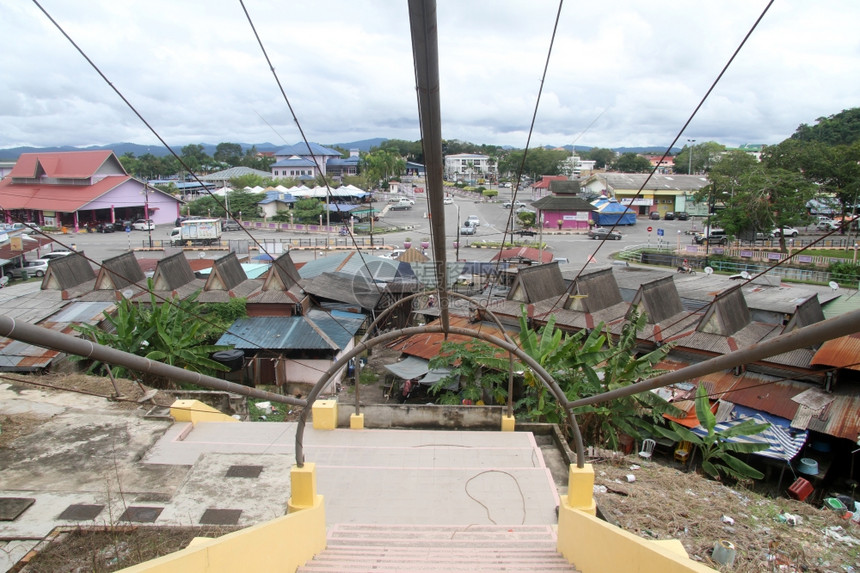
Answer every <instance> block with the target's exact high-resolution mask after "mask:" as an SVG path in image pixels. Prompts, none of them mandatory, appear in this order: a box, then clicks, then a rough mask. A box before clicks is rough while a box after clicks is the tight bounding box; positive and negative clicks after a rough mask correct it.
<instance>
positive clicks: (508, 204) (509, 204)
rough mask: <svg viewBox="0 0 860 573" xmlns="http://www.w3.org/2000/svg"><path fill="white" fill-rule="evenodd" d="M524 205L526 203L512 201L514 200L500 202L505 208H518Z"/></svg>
mask: <svg viewBox="0 0 860 573" xmlns="http://www.w3.org/2000/svg"><path fill="white" fill-rule="evenodd" d="M525 206H526V204H525V203H523V202H522V201H514V202H511V201H505V202H504V203H503V204H502V207H504V208H505V209H510V208H511V207H516V208H517V209H519V208H520V207H525Z"/></svg>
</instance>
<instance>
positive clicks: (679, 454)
mask: <svg viewBox="0 0 860 573" xmlns="http://www.w3.org/2000/svg"><path fill="white" fill-rule="evenodd" d="M692 449H693V448H692V444H691V443H690V442H681V443H680V444H678V447H677V448H676V449H675V460H676V461H679V462H681V463H682V464H685V463H687V460H688V459H690V451H691V450H692Z"/></svg>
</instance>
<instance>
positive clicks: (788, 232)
mask: <svg viewBox="0 0 860 573" xmlns="http://www.w3.org/2000/svg"><path fill="white" fill-rule="evenodd" d="M770 234H771V236H772V237H779V236H780V234H783V235H785V236H786V237H796V236H798V235H799V234H800V231H798V230H797V229H795V228H794V227H783V228H782V229H774V230H773V231H771V232H770Z"/></svg>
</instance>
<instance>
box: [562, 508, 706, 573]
mask: <svg viewBox="0 0 860 573" xmlns="http://www.w3.org/2000/svg"><path fill="white" fill-rule="evenodd" d="M558 549H559V551H560V552H561V554H562V555H564V557H565V558H566V559H567V560H568V561H569V562H570V563H572V564H573V565H574V566H575V567H576V569H577V570H578V571H580V572H581V573H606V572H607V571H613V572H616V573H628V572H629V573H715V570H714V569H711V568H710V567H706V566H705V565H703V564H701V563H697V562H695V561H692V560H691V559H690V558H689V557H687V556H686V555H683V554H681V553H679V552H676V551H673V550H672V548H671V546H669V547H667V545H666V544H661V543H656V542H654V541H648V540H646V539H642V538H641V537H639V536H637V535H634V534H632V533H629V532H627V531H624V530H622V529H619V528H618V527H615V526H614V525H611V524H609V523H606V522H605V521H603V520H601V519H598V518H597V517H594V516H592V515H589V514H587V513H585V512H583V511H580V510H578V509H574V508H572V507H570V506H569V505H567V504H564V503H562V504H561V506H560V507H559V515H558Z"/></svg>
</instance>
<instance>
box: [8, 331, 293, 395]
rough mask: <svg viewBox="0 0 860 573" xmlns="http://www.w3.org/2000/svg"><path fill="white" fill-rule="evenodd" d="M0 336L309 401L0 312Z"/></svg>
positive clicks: (217, 385) (193, 380) (220, 386)
mask: <svg viewBox="0 0 860 573" xmlns="http://www.w3.org/2000/svg"><path fill="white" fill-rule="evenodd" d="M0 336H6V337H8V338H11V339H13V340H20V341H21V342H26V343H28V344H33V345H35V346H40V347H42V348H50V349H52V350H59V351H60V352H66V353H68V354H75V355H77V356H83V357H84V358H92V359H94V360H98V361H100V362H105V363H108V364H118V365H120V366H125V367H126V368H129V369H131V370H135V371H137V372H146V373H148V374H155V375H156V376H164V377H165V378H170V379H171V380H177V381H179V382H187V383H189V384H197V385H199V386H205V387H207V388H214V389H215V390H224V391H225V392H233V393H234V394H241V395H243V396H250V397H252V398H258V399H262V400H269V401H272V402H282V403H285V404H294V405H297V406H305V405H307V403H308V402H307V401H306V400H302V399H300V398H293V397H292V396H284V395H282V394H273V393H272V392H265V391H263V390H257V389H256V388H250V387H248V386H242V385H241V384H233V383H232V382H227V381H226V380H221V379H220V378H215V377H213V376H207V375H205V374H200V373H198V372H192V371H190V370H186V369H184V368H179V367H176V366H170V365H169V364H163V363H161V362H157V361H155V360H150V359H149V358H144V357H142V356H137V355H135V354H130V353H128V352H123V351H122V350H116V349H113V348H110V347H108V346H101V345H98V344H95V343H93V342H90V341H89V340H84V339H82V338H78V337H76V336H70V335H68V334H63V333H61V332H57V331H55V330H50V329H47V328H42V327H41V326H34V325H32V324H29V323H27V322H23V321H16V320H15V319H14V318H11V317H9V316H2V315H0Z"/></svg>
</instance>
